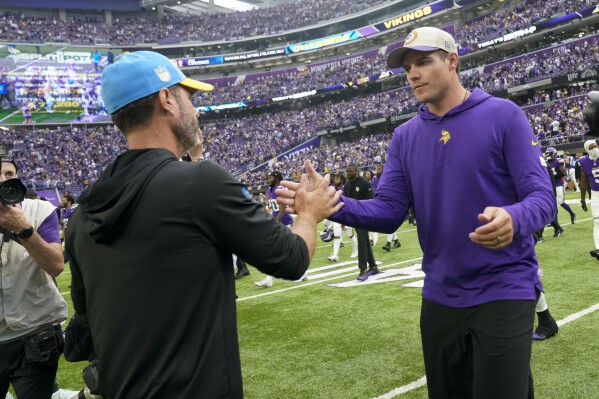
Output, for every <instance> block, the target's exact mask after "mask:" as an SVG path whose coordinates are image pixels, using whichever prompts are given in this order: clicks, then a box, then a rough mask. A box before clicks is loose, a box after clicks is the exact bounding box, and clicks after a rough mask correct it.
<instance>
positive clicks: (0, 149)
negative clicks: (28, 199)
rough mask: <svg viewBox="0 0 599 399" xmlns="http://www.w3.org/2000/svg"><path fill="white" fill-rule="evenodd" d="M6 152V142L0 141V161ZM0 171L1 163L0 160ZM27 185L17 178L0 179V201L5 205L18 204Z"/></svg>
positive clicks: (23, 195)
mask: <svg viewBox="0 0 599 399" xmlns="http://www.w3.org/2000/svg"><path fill="white" fill-rule="evenodd" d="M7 154H8V150H7V148H6V144H4V143H0V161H2V157H3V156H6V155H7ZM0 172H2V163H1V162H0ZM26 192H27V187H25V185H24V184H23V183H22V182H21V180H19V179H8V180H5V181H0V202H1V203H3V204H6V205H12V204H18V203H20V202H23V200H24V199H25V193H26Z"/></svg>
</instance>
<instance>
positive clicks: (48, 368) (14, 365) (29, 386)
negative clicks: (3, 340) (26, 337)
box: [0, 340, 58, 399]
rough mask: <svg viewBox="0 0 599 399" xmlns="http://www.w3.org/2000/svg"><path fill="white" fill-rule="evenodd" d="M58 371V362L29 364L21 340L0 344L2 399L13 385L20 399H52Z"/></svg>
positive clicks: (0, 393) (0, 396)
mask: <svg viewBox="0 0 599 399" xmlns="http://www.w3.org/2000/svg"><path fill="white" fill-rule="evenodd" d="M57 370H58V361H56V362H53V363H51V364H44V363H30V362H27V361H26V360H25V347H24V346H23V341H21V340H16V341H12V342H9V343H7V344H0V398H4V397H5V396H6V392H8V386H9V385H10V384H12V387H13V389H14V390H15V393H16V394H17V398H19V399H50V398H51V397H52V392H53V388H54V380H55V379H56V371H57Z"/></svg>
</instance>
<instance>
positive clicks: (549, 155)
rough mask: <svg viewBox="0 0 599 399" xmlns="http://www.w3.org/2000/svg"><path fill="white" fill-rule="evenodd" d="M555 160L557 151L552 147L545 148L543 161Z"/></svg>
mask: <svg viewBox="0 0 599 399" xmlns="http://www.w3.org/2000/svg"><path fill="white" fill-rule="evenodd" d="M556 158H557V150H556V149H555V148H554V147H547V149H546V150H545V159H548V160H550V161H553V160H554V159H556Z"/></svg>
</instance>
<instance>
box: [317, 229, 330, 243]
mask: <svg viewBox="0 0 599 399" xmlns="http://www.w3.org/2000/svg"><path fill="white" fill-rule="evenodd" d="M320 239H321V240H322V241H323V242H331V241H333V228H332V227H329V228H328V229H326V230H325V231H323V232H322V233H321V234H320Z"/></svg>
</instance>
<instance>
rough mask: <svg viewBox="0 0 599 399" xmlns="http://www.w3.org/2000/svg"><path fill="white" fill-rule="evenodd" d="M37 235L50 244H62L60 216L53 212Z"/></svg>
mask: <svg viewBox="0 0 599 399" xmlns="http://www.w3.org/2000/svg"><path fill="white" fill-rule="evenodd" d="M37 234H39V235H40V236H41V237H42V238H43V239H44V241H46V242H47V243H48V244H52V243H60V232H59V229H58V215H57V214H56V212H52V213H51V214H50V215H49V216H48V217H47V218H46V220H44V221H43V222H42V224H41V225H40V227H39V228H38V229H37Z"/></svg>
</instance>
